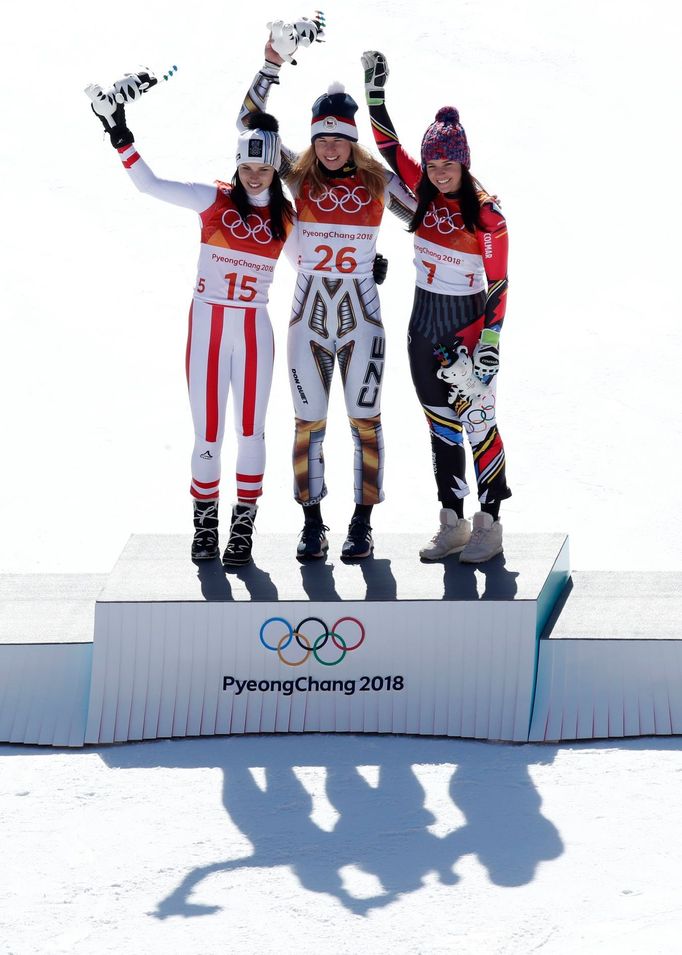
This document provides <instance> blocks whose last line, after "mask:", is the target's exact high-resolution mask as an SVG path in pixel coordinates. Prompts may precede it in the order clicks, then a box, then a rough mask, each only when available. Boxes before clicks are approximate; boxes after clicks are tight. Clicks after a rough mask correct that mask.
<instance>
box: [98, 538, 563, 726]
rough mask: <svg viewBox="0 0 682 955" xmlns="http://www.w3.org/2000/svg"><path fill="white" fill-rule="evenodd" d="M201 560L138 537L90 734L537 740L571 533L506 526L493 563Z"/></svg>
mask: <svg viewBox="0 0 682 955" xmlns="http://www.w3.org/2000/svg"><path fill="white" fill-rule="evenodd" d="M341 542H342V541H341V538H340V537H339V538H335V537H334V536H333V535H332V537H331V538H330V551H329V557H328V559H327V560H326V561H316V562H313V563H308V564H300V563H298V562H297V561H296V559H295V557H294V554H295V548H296V539H295V538H294V537H293V536H286V535H272V536H267V537H266V536H265V535H262V536H258V537H257V538H256V542H255V546H254V558H255V560H254V563H253V564H250V565H247V566H246V567H244V568H236V569H230V570H227V571H226V570H225V569H224V568H223V567H222V565H221V564H220V561H219V560H217V559H216V560H215V561H207V562H201V563H199V562H198V563H197V564H193V563H192V562H191V561H190V560H189V557H188V550H189V541H188V538H187V537H186V536H145V535H138V536H133V537H132V538H131V539H130V540H129V542H128V544H127V546H126V548H125V549H124V551H123V553H122V555H121V557H120V559H119V561H118V563H117V564H116V566H115V567H114V569H113V571H112V572H111V574H110V575H109V577H108V579H107V581H106V584H105V585H104V587H103V589H102V591H101V593H100V594H99V596H98V598H97V601H96V604H95V625H94V641H93V652H92V675H91V681H90V689H89V698H88V706H87V714H88V715H87V724H86V727H85V732H84V740H85V742H86V743H112V742H123V741H127V740H143V739H156V738H168V737H184V736H206V735H209V736H211V735H221V734H238V733H302V732H325V733H329V732H340V733H398V734H426V735H437V736H458V737H469V738H475V739H492V740H510V741H519V742H520V741H526V740H527V739H528V732H529V727H530V722H531V715H532V709H533V699H534V693H535V683H536V671H537V665H538V646H539V637H540V634H541V633H542V631H543V628H544V627H545V625H546V623H547V620H548V618H549V616H550V614H551V612H552V610H553V608H554V606H555V604H556V602H557V599H558V597H559V595H560V594H561V593H562V591H563V590H564V588H565V586H566V583H567V581H568V579H569V573H570V572H569V554H568V538H567V537H566V536H565V535H562V534H529V535H509V538H508V540H506V541H505V553H504V554H503V555H499V556H498V557H496V558H494V559H493V560H491V561H490V562H488V563H487V564H485V565H480V567H479V566H475V565H467V564H460V563H459V561H458V559H457V557H449V558H445V559H444V560H443V561H440V562H434V563H428V564H427V563H422V562H421V561H420V560H419V557H418V551H419V547H420V546H421V544H422V543H423V541H422V539H421V538H420V537H417V536H416V535H415V536H410V535H382V536H381V537H380V538H379V539H378V541H377V542H376V550H375V555H374V556H373V557H371V558H368V559H366V560H364V561H358V562H357V563H352V564H345V563H343V562H341V561H340V560H339V559H337V558H336V557H335V556H334V555H337V554H339V553H340V549H341Z"/></svg>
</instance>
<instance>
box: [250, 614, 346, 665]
mask: <svg viewBox="0 0 682 955" xmlns="http://www.w3.org/2000/svg"><path fill="white" fill-rule="evenodd" d="M277 623H281V624H283V625H284V627H285V632H284V633H283V634H282V636H281V637H279V638H278V639H277V645H276V646H275V645H273V644H272V643H268V641H267V640H266V639H265V631H266V628H268V627H271V626H272V625H273V624H277ZM310 623H316V624H318V625H319V626H320V628H321V632H320V633H319V634H318V635H317V636H316V637H313V638H311V637H308V636H306V634H305V633H303V631H302V628H303V627H304V626H305V625H306V624H310ZM344 623H345V624H347V623H351V624H355V626H356V627H357V628H358V634H359V638H358V639H357V640H356V642H355V643H353V644H350V645H349V644H348V642H347V641H346V639H345V638H344V637H343V636H342V635H341V634H340V633H339V632H338V627H339V625H340V624H344ZM344 629H345V628H344ZM259 637H260V642H261V643H262V644H263V646H264V647H265V648H266V650H272V651H273V652H274V653H276V654H277V656H278V657H279V659H280V660H281V661H282V663H284V664H286V666H290V667H300V666H302V665H303V664H304V663H307V661H308V660H309V659H310V656H311V655H312V656H314V657H315V659H316V660H317V662H318V663H320V664H321V665H322V666H325V667H333V666H337V665H338V664H339V663H341V661H342V660H343V659H344V658H345V656H346V654H347V653H350V652H351V651H353V650H357V649H358V647H359V646H361V645H362V644H363V643H364V640H365V628H364V625H363V624H362V623H361V622H360V621H359V620H358V619H357V618H356V617H340V618H339V619H338V620H337V621H336V623H335V624H334V626H333V627H332V628H331V630H330V629H329V627H328V626H327V624H326V623H325V622H324V620H322V619H321V618H320V617H304V619H303V620H301V621H300V622H299V623H298V624H297V625H296V626H295V627H292V626H291V624H290V623H289V621H288V620H285V619H284V617H268V619H267V620H266V621H265V622H264V623H263V624H262V625H261V628H260V634H259ZM330 637H331V641H332V643H333V644H334V646H335V647H336V649H337V650H340V651H341V654H340V656H339V657H337V659H336V660H324V659H323V658H322V657H321V656H320V655H319V651H320V650H321V649H322V648H323V647H324V646H326V644H327V641H328V640H329V638H330ZM294 638H296V643H297V645H298V646H299V647H300V648H301V650H304V651H305V653H304V656H303V657H302V658H301V659H300V660H293V659H292V660H290V659H288V658H287V657H285V656H284V653H283V652H282V651H283V650H286V648H287V647H288V646H289V645H290V643H291V642H292V640H293V639H294ZM271 639H272V638H271ZM311 639H312V643H311Z"/></svg>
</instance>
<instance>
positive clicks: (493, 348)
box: [472, 328, 500, 382]
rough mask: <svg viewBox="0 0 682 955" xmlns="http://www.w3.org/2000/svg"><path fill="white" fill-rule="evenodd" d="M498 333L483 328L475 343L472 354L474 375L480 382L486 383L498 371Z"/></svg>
mask: <svg viewBox="0 0 682 955" xmlns="http://www.w3.org/2000/svg"><path fill="white" fill-rule="evenodd" d="M499 340H500V335H499V332H494V331H492V329H489V328H484V329H483V331H482V332H481V337H480V339H479V341H478V342H477V343H476V346H475V348H474V354H473V355H472V358H473V362H474V374H475V375H476V377H477V378H479V379H480V380H481V381H484V382H487V381H489V380H490V379H491V378H492V377H493V376H494V375H496V374H497V373H498V371H499V370H500V349H499Z"/></svg>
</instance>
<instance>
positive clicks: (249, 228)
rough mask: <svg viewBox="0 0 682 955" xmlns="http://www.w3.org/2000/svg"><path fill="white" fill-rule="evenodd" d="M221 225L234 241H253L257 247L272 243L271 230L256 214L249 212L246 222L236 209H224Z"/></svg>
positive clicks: (268, 224) (267, 223)
mask: <svg viewBox="0 0 682 955" xmlns="http://www.w3.org/2000/svg"><path fill="white" fill-rule="evenodd" d="M222 223H223V225H224V226H225V228H226V229H227V230H228V232H230V233H231V234H232V235H233V236H234V238H235V239H241V240H242V241H244V240H245V239H253V240H254V241H255V242H257V243H258V244H259V245H267V244H268V242H272V229H271V228H270V223H269V222H266V221H265V220H264V219H261V217H260V216H259V215H258V214H257V213H256V212H251V213H250V214H249V215H248V216H247V217H246V221H245V220H244V219H242V217H241V216H240V215H239V213H238V212H237V210H236V209H226V210H225V212H223V215H222Z"/></svg>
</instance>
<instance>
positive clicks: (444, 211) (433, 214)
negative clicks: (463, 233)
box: [423, 206, 464, 235]
mask: <svg viewBox="0 0 682 955" xmlns="http://www.w3.org/2000/svg"><path fill="white" fill-rule="evenodd" d="M456 219H457V220H460V221H461V225H459V224H458V223H456V222H455V220H456ZM423 223H424V228H425V229H433V228H435V229H437V230H438V232H440V234H441V235H450V234H451V233H453V232H457V231H458V230H461V229H463V228H464V219H463V217H462V213H461V212H451V211H450V210H449V209H448V208H447V206H441V207H440V208H439V209H434V208H433V206H431V207H429V208H428V209H427V210H426V214H425V216H424V219H423Z"/></svg>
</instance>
